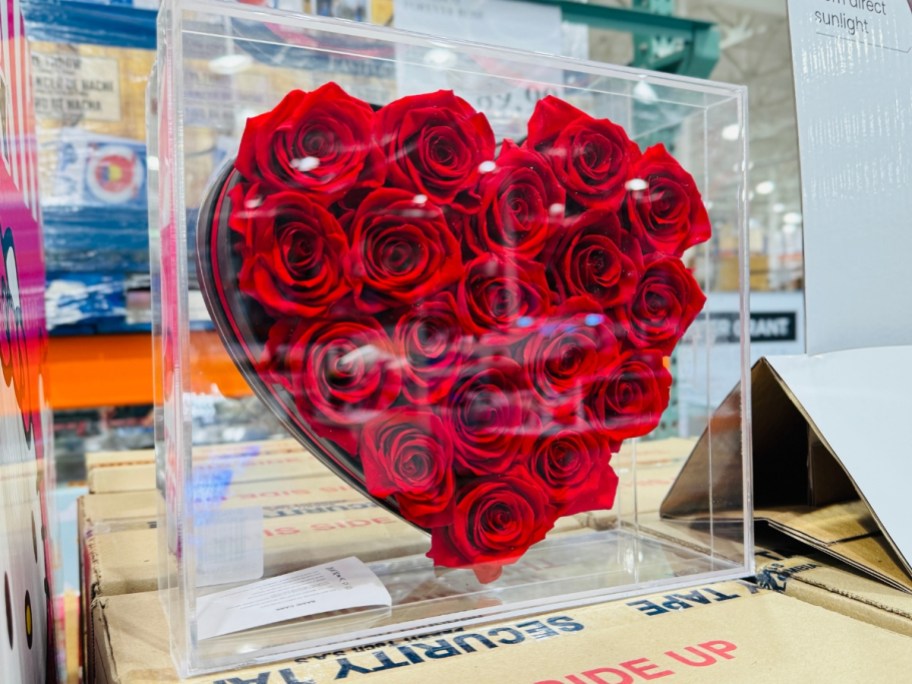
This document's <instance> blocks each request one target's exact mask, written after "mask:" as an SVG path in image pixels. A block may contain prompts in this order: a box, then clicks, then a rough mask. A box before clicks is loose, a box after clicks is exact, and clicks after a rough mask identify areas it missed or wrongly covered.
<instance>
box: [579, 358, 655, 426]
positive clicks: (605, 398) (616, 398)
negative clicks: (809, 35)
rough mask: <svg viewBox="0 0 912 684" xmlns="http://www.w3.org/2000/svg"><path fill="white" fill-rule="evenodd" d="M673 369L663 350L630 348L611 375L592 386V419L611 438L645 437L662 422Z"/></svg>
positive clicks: (589, 403)
mask: <svg viewBox="0 0 912 684" xmlns="http://www.w3.org/2000/svg"><path fill="white" fill-rule="evenodd" d="M670 391H671V373H669V372H668V369H667V368H665V364H664V362H663V358H662V356H661V354H658V353H652V352H628V353H627V354H625V355H624V356H623V357H621V360H620V362H619V363H618V364H617V365H616V366H615V367H614V369H613V370H612V371H611V373H610V374H609V375H607V376H606V377H605V378H603V379H601V380H597V381H596V382H595V383H594V384H593V385H592V386H591V387H590V388H589V394H588V396H587V397H586V404H587V405H588V407H589V409H590V410H591V411H592V419H593V420H594V421H595V424H596V425H598V427H599V428H601V429H603V430H605V431H606V432H607V433H609V435H610V437H611V439H613V440H617V441H621V440H625V439H627V438H628V437H642V436H643V435H646V434H649V433H650V432H652V430H654V429H655V427H656V426H657V425H658V424H659V420H660V419H661V417H662V413H663V412H664V411H665V409H666V408H667V407H668V399H669V396H670Z"/></svg>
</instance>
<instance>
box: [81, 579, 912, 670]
mask: <svg viewBox="0 0 912 684" xmlns="http://www.w3.org/2000/svg"><path fill="white" fill-rule="evenodd" d="M93 620H94V622H95V625H96V631H97V633H98V634H99V635H101V638H99V639H98V640H97V641H96V643H95V649H96V662H97V668H96V670H95V678H94V680H91V681H94V682H96V683H103V684H151V683H153V682H155V683H157V684H162V683H167V682H177V681H178V679H177V675H176V673H175V670H174V666H173V663H172V661H171V657H170V653H169V650H168V648H169V646H168V628H167V624H166V621H165V616H164V613H163V612H162V608H161V603H160V600H159V598H158V596H157V595H156V594H155V593H146V594H132V595H125V596H113V597H109V598H104V599H99V600H97V601H96V602H95V603H94V605H93ZM910 667H912V649H910V648H909V642H908V640H907V639H906V638H904V637H901V636H899V635H897V634H893V633H891V632H889V631H887V630H882V629H879V628H877V627H873V626H871V625H867V624H864V623H861V622H858V621H856V620H852V619H851V618H848V617H846V616H843V615H838V614H835V613H832V612H830V611H826V610H823V609H821V608H818V607H816V606H811V605H809V604H806V603H803V602H801V601H797V600H794V599H791V598H789V597H787V596H783V595H781V594H777V593H774V592H768V591H762V590H758V589H757V588H756V587H754V586H752V585H749V584H747V583H741V582H726V583H720V584H716V585H705V586H697V587H695V588H690V589H685V590H679V591H668V592H663V593H662V594H658V595H654V596H647V597H642V598H634V599H626V600H622V601H616V602H612V603H606V604H601V605H596V606H588V607H582V608H568V609H566V610H562V611H557V612H553V613H548V614H545V615H538V616H529V617H518V618H512V619H509V620H507V621H500V622H492V623H487V624H483V625H476V626H472V627H466V628H464V629H457V630H449V631H447V632H444V633H439V634H435V635H430V636H426V637H418V638H413V639H404V640H397V641H389V642H385V643H382V644H378V645H376V646H366V647H357V648H352V649H348V650H344V651H337V652H334V653H331V654H327V655H326V656H322V657H311V658H304V659H299V660H298V661H286V662H283V663H277V664H274V665H254V666H251V667H248V668H245V669H242V670H238V671H233V672H224V673H219V674H210V675H205V676H199V677H194V678H191V679H189V680H186V681H187V682H188V684H250V683H253V684H304V683H307V684H324V683H328V682H333V681H336V680H340V679H349V680H361V679H363V678H364V677H366V676H368V677H369V679H370V681H371V682H372V683H374V684H386V683H387V682H389V683H393V682H395V683H396V684H409V683H411V682H414V683H416V684H417V683H418V682H420V683H421V684H425V683H426V682H429V681H439V682H467V681H471V682H477V683H478V684H483V683H485V682H491V683H497V684H503V683H504V682H509V683H510V684H635V683H636V682H641V681H648V680H651V679H659V678H663V679H664V678H667V681H670V682H671V681H673V682H720V683H722V682H724V683H725V684H731V683H732V682H761V683H762V682H792V681H802V682H812V683H813V682H832V681H865V682H899V681H904V678H905V677H906V676H907V675H908V672H909V668H910Z"/></svg>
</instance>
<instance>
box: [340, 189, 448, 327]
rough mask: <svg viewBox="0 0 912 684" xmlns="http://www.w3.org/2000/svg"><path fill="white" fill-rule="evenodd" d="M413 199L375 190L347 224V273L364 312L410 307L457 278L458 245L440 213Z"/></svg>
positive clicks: (401, 192)
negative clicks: (349, 242) (348, 236)
mask: <svg viewBox="0 0 912 684" xmlns="http://www.w3.org/2000/svg"><path fill="white" fill-rule="evenodd" d="M414 198H415V196H414V195H413V194H412V193H411V192H406V191H405V190H394V189H390V188H381V189H379V190H375V191H374V192H373V193H371V194H370V195H368V197H367V198H366V199H365V200H364V202H363V203H362V204H361V206H360V207H359V208H358V211H357V212H356V213H355V216H354V218H353V219H352V223H351V228H350V231H351V244H352V249H351V252H350V258H349V272H350V274H351V279H352V282H353V285H354V290H355V302H356V304H357V305H358V307H359V308H361V309H362V310H364V311H368V312H370V313H376V312H378V311H382V310H383V309H386V308H390V307H396V306H400V305H403V304H411V303H412V302H416V301H418V300H420V299H423V298H424V297H427V296H429V295H431V294H433V293H435V292H437V291H439V290H441V289H442V288H444V287H446V286H447V285H449V284H451V283H453V282H455V281H456V280H458V279H459V277H460V275H461V274H462V258H461V256H460V249H459V241H458V240H456V238H455V237H454V236H453V233H452V231H451V230H450V227H449V225H448V224H447V222H446V219H445V218H444V215H443V211H442V210H441V209H440V208H439V207H437V206H435V205H433V204H430V203H416V202H415V201H414Z"/></svg>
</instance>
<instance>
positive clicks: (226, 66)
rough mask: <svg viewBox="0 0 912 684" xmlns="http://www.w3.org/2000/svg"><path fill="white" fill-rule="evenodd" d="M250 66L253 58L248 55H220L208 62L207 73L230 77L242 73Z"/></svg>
mask: <svg viewBox="0 0 912 684" xmlns="http://www.w3.org/2000/svg"><path fill="white" fill-rule="evenodd" d="M251 64H253V58H252V57H251V56H250V55H222V56H221V57H216V58H215V59H210V60H209V71H211V72H212V73H214V74H221V75H222V76H230V75H231V74H237V73H239V72H241V71H244V70H245V69H247V68H249V67H250V65H251Z"/></svg>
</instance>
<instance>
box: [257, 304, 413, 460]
mask: <svg viewBox="0 0 912 684" xmlns="http://www.w3.org/2000/svg"><path fill="white" fill-rule="evenodd" d="M263 364H264V365H265V366H266V370H265V374H266V375H267V377H269V378H270V379H271V380H272V381H274V382H279V383H280V384H282V385H283V386H284V387H285V388H286V389H287V390H288V391H289V392H290V393H291V394H292V395H293V396H294V399H295V403H296V406H297V408H298V411H299V412H300V414H301V415H302V416H303V417H304V418H305V419H306V420H307V421H308V422H309V423H310V425H311V426H312V427H314V429H316V430H318V432H319V433H320V434H321V435H322V436H324V437H328V438H329V439H332V440H333V441H334V442H336V443H337V444H338V445H339V446H341V447H342V448H343V449H346V450H347V451H349V453H351V454H354V453H356V450H357V436H358V435H357V433H358V430H359V429H360V426H361V425H363V424H364V423H365V422H366V421H368V420H371V419H372V418H375V417H376V416H378V415H381V414H382V413H383V412H384V411H385V410H386V409H388V408H389V407H390V406H391V405H392V404H393V402H394V401H396V399H397V398H398V397H399V392H400V389H401V387H402V374H401V372H400V370H399V365H398V363H397V361H396V358H395V355H394V353H393V345H392V342H390V340H389V338H388V337H387V335H386V333H385V332H384V331H383V328H381V327H380V325H379V324H378V323H377V322H376V321H375V320H373V319H371V318H364V319H360V320H340V321H326V320H323V321H316V322H313V323H299V324H298V325H296V326H295V325H294V324H293V323H292V322H288V323H279V324H276V325H274V326H273V329H272V331H271V332H270V335H269V339H268V340H267V343H266V350H265V355H264V360H263Z"/></svg>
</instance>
